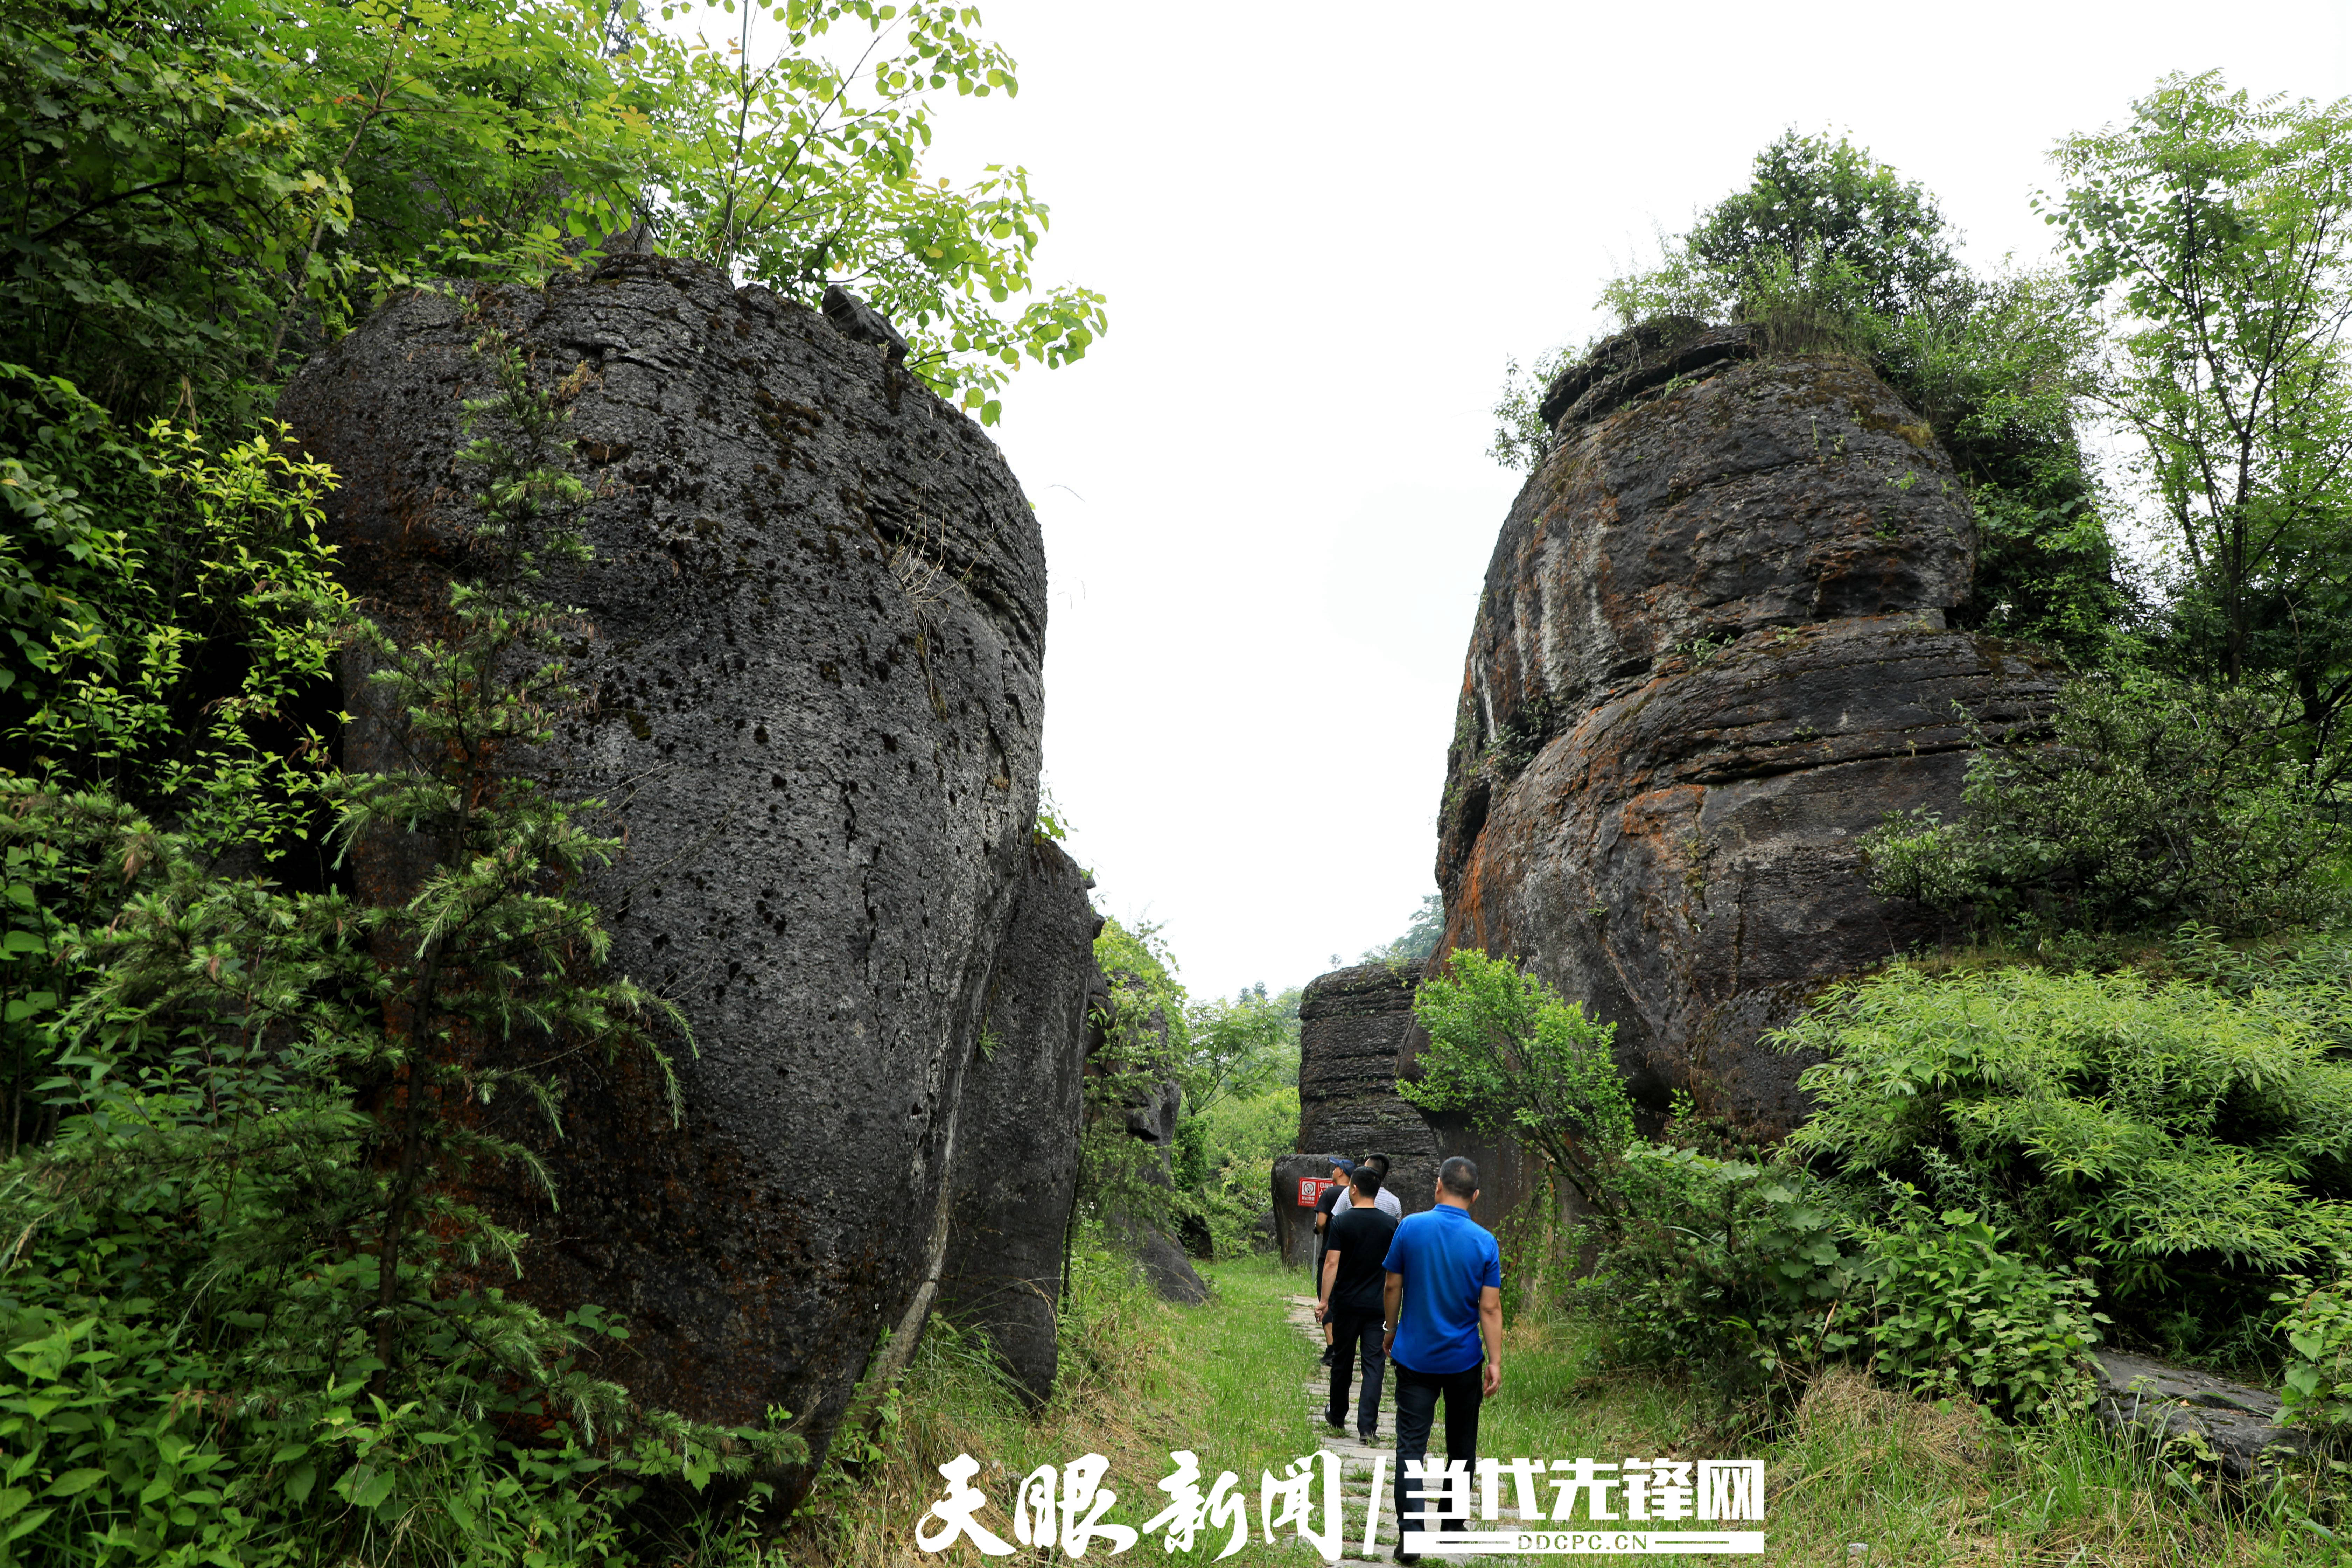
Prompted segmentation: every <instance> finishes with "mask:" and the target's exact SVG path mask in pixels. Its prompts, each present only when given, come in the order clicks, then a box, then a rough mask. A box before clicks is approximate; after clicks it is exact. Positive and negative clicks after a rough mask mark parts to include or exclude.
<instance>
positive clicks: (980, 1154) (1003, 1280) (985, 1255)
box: [940, 840, 1102, 1404]
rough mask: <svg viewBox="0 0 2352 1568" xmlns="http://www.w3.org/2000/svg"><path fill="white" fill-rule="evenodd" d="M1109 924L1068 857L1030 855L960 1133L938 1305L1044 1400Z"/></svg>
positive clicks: (1045, 848)
mask: <svg viewBox="0 0 2352 1568" xmlns="http://www.w3.org/2000/svg"><path fill="white" fill-rule="evenodd" d="M1099 923H1100V921H1099V918H1098V917H1097V915H1096V914H1095V912H1094V907H1093V905H1092V904H1090V903H1089V902H1088V901H1087V879H1086V875H1085V873H1084V872H1082V871H1080V870H1079V869H1078V868H1077V867H1076V864H1074V863H1073V862H1072V861H1071V859H1070V858H1069V857H1068V856H1067V855H1065V854H1064V853H1062V851H1061V849H1060V848H1059V847H1056V846H1055V845H1053V844H1050V843H1046V842H1044V841H1042V840H1041V841H1039V842H1037V843H1035V844H1034V845H1032V846H1031V847H1030V850H1029V873H1028V877H1027V879H1025V880H1024V882H1023V884H1022V888H1021V902H1020V905H1019V907H1018V909H1017V910H1016V911H1015V913H1014V914H1013V929H1012V931H1010V932H1009V933H1008V934H1007V936H1006V938H1005V942H1004V946H1003V949H1002V950H1001V951H1000V952H999V953H998V956H997V963H996V973H995V977H994V979H993V980H992V982H991V984H990V986H989V997H988V1012H987V1021H986V1023H985V1024H984V1026H982V1032H981V1043H980V1059H979V1060H977V1061H975V1062H974V1063H973V1064H972V1065H971V1068H970V1077H969V1079H968V1080H967V1081H966V1083H965V1085H964V1091H963V1106H962V1110H961V1113H960V1115H959V1117H958V1121H957V1126H956V1152H955V1165H954V1168H953V1171H952V1172H951V1173H950V1177H951V1180H952V1182H953V1185H954V1195H953V1197H952V1199H951V1200H950V1201H951V1203H952V1205H953V1208H952V1213H953V1220H952V1224H953V1229H952V1231H951V1233H950V1237H949V1239H948V1256H947V1266H946V1269H945V1272H944V1274H943V1276H942V1278H941V1279H940V1305H941V1307H942V1309H943V1310H946V1311H948V1312H950V1314H952V1315H953V1316H954V1317H955V1318H956V1319H957V1320H958V1321H961V1322H963V1323H966V1324H969V1325H971V1326H973V1327H975V1328H977V1329H978V1330H979V1331H981V1332H982V1333H983V1334H984V1335H986V1337H987V1338H988V1340H989V1342H990V1343H991V1344H992V1345H993V1346H994V1348H995V1350H996V1353H997V1355H998V1356H999V1357H1000V1358H1001V1359H1002V1360H1003V1363H1004V1366H1005V1370H1006V1371H1007V1372H1008V1373H1011V1375H1012V1377H1013V1384H1014V1386H1016V1387H1017V1388H1019V1389H1020V1390H1021V1391H1022V1392H1023V1393H1024V1394H1026V1395H1027V1396H1028V1397H1029V1398H1031V1399H1032V1400H1034V1401H1035V1402H1037V1403H1039V1404H1043V1403H1044V1402H1045V1400H1046V1398H1047V1397H1049V1396H1050V1395H1051V1394H1053V1392H1054V1373H1055V1362H1056V1359H1057V1349H1056V1345H1057V1341H1056V1337H1055V1319H1056V1314H1057V1312H1058V1310H1059V1308H1060V1304H1061V1299H1062V1263H1063V1257H1064V1253H1065V1249H1066V1241H1067V1238H1068V1235H1069V1226H1070V1212H1071V1208H1072V1206H1073V1205H1074V1204H1075V1203H1076V1197H1077V1182H1078V1144H1077V1139H1076V1129H1077V1127H1078V1126H1079V1122H1080V1119H1081V1118H1082V1117H1083V1116H1084V1115H1085V1113H1086V1099H1085V1072H1086V1059H1087V1058H1086V1053H1087V1012H1088V1009H1089V1003H1090V1001H1091V999H1092V997H1093V996H1094V995H1095V994H1097V993H1098V992H1099V990H1100V988H1101V984H1102V972H1101V971H1100V970H1099V969H1097V967H1096V966H1095V955H1094V937H1095V928H1096V927H1097V925H1098V924H1099Z"/></svg>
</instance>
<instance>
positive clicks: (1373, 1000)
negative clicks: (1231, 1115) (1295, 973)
mask: <svg viewBox="0 0 2352 1568" xmlns="http://www.w3.org/2000/svg"><path fill="white" fill-rule="evenodd" d="M1423 972H1424V966H1423V965H1422V964H1420V963H1402V964H1398V965H1396V966H1394V967H1393V968H1391V966H1390V965H1388V964H1386V963H1359V964H1357V965H1355V966H1354V967H1352V968H1349V969H1338V970H1334V971H1332V972H1331V973H1328V974H1326V975H1322V976H1320V977H1318V978H1317V979H1316V980H1314V981H1312V982H1310V983H1309V984H1307V990H1306V992H1305V993H1304V994H1302V995H1301V996H1300V997H1299V1001H1298V1147H1299V1148H1300V1149H1301V1150H1303V1151H1304V1150H1328V1151H1332V1152H1337V1153H1339V1154H1342V1155H1345V1156H1346V1157H1347V1158H1349V1159H1351V1160H1360V1159H1362V1158H1363V1157H1364V1156H1365V1155H1367V1154H1386V1155H1387V1156H1388V1157H1389V1160H1390V1167H1389V1175H1388V1185H1389V1186H1390V1188H1391V1190H1393V1191H1394V1192H1395V1193H1396V1194H1397V1200H1398V1202H1399V1203H1400V1204H1402V1205H1403V1207H1404V1210H1405V1212H1406V1213H1407V1214H1412V1213H1415V1212H1417V1211H1418V1210H1421V1209H1425V1208H1427V1207H1429V1205H1430V1201H1431V1200H1430V1191H1431V1188H1432V1186H1433V1184H1434V1183H1435V1182H1436V1180H1437V1167H1438V1163H1439V1162H1440V1161H1441V1159H1442V1158H1443V1156H1442V1155H1441V1154H1440V1153H1439V1152H1438V1133H1437V1129H1436V1127H1435V1126H1434V1125H1433V1122H1432V1121H1431V1119H1430V1117H1428V1116H1427V1115H1426V1114H1425V1113H1423V1111H1422V1110H1420V1109H1419V1108H1418V1107H1416V1106H1414V1105H1413V1104H1412V1102H1411V1101H1410V1100H1406V1099H1405V1098H1404V1097H1403V1096H1402V1095H1401V1094H1399V1093H1397V1089H1396V1082H1397V1055H1398V1052H1399V1051H1401V1050H1402V1048H1403V1047H1404V1042H1405V1036H1406V1034H1407V1032H1408V1031H1409V1030H1410V1029H1411V1028H1412V991H1413V987H1414V986H1416V985H1418V984H1421V977H1422V974H1423ZM1448 1152H1452V1151H1448ZM1320 1174H1326V1175H1328V1171H1325V1172H1321V1173H1320Z"/></svg>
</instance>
